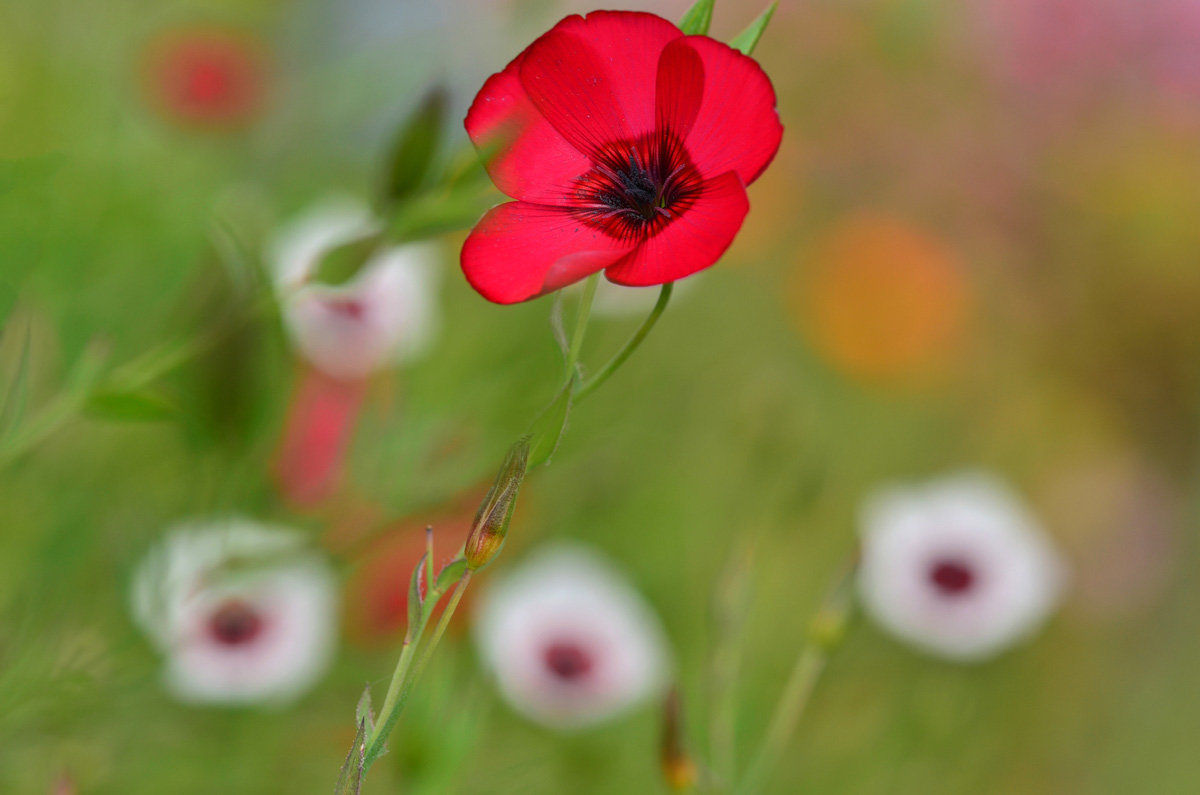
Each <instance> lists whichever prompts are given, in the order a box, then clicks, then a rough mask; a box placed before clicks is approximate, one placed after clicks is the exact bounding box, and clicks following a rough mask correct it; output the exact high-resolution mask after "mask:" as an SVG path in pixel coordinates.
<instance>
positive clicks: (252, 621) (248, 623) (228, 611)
mask: <svg viewBox="0 0 1200 795" xmlns="http://www.w3.org/2000/svg"><path fill="white" fill-rule="evenodd" d="M262 631H263V619H262V616H260V615H259V614H258V612H257V611H256V610H255V609H254V608H253V607H251V606H250V605H248V604H246V603H245V602H242V601H240V600H236V599H231V600H229V601H228V602H225V603H223V604H222V605H221V606H220V607H218V608H217V609H216V610H215V611H214V612H213V614H212V615H211V616H210V617H209V619H208V632H209V634H210V635H212V637H213V639H214V640H216V641H217V642H218V643H220V644H222V645H224V646H242V645H245V644H247V643H250V642H251V641H253V640H254V639H255V638H257V637H258V636H259V635H260V634H262Z"/></svg>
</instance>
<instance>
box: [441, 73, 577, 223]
mask: <svg viewBox="0 0 1200 795" xmlns="http://www.w3.org/2000/svg"><path fill="white" fill-rule="evenodd" d="M520 62H521V57H520V56H518V57H517V59H516V60H514V61H513V62H512V63H510V64H509V65H508V66H507V67H505V69H504V71H503V72H500V73H498V74H494V75H492V76H491V77H490V78H488V80H487V82H486V83H484V84H483V88H481V89H480V90H479V94H478V95H477V96H476V97H475V102H474V103H473V104H472V105H471V110H470V111H468V112H467V118H466V121H465V123H464V126H465V127H466V128H467V135H469V136H470V137H471V141H472V142H473V143H474V144H475V146H476V147H478V148H479V149H480V150H481V151H482V152H483V154H484V155H485V156H486V158H487V160H488V162H487V164H486V165H487V170H488V174H489V175H490V176H491V178H492V181H493V182H495V183H496V187H498V188H499V189H500V190H502V191H504V193H505V194H507V195H509V196H511V197H513V198H514V199H524V200H526V201H534V202H546V203H555V202H557V201H559V200H560V199H561V197H562V196H563V194H564V191H565V190H566V188H567V187H568V186H570V185H571V183H572V182H573V181H574V180H575V178H576V177H578V176H579V175H581V174H583V173H584V172H586V171H587V170H588V168H590V166H591V163H590V161H589V160H588V158H587V157H586V156H585V155H583V154H582V153H580V151H579V150H578V149H576V148H575V147H574V146H572V145H571V144H569V143H567V141H566V140H565V139H564V138H563V137H562V136H561V135H559V134H558V132H557V131H556V130H555V129H554V128H553V127H552V126H550V122H548V121H546V119H545V117H544V116H542V114H540V113H538V111H537V109H536V108H535V107H534V106H533V103H532V102H530V101H529V95H528V94H526V93H525V89H524V88H523V87H522V86H521V79H520V77H519V76H518V70H519V68H520Z"/></svg>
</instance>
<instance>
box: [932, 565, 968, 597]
mask: <svg viewBox="0 0 1200 795" xmlns="http://www.w3.org/2000/svg"><path fill="white" fill-rule="evenodd" d="M975 580H976V575H975V571H974V569H972V568H971V566H969V565H967V564H966V563H964V562H963V561H961V560H954V559H945V560H938V561H935V562H934V563H933V565H932V566H930V567H929V582H930V583H932V584H933V586H934V587H935V588H937V589H938V591H940V592H941V593H942V594H943V595H945V596H962V595H963V594H965V593H966V592H967V591H969V590H971V586H973V585H974V584H975Z"/></svg>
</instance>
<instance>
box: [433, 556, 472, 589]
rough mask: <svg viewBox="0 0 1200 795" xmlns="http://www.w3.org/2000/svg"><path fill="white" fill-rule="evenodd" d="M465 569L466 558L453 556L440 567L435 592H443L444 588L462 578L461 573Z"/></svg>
mask: <svg viewBox="0 0 1200 795" xmlns="http://www.w3.org/2000/svg"><path fill="white" fill-rule="evenodd" d="M466 570H467V559H466V558H455V559H454V560H452V561H450V562H449V563H447V564H446V565H445V566H443V567H442V570H441V571H439V572H438V575H437V585H436V588H437V592H438V593H445V592H446V590H447V589H448V588H449V587H450V586H451V585H453V584H454V583H456V582H458V581H459V580H461V579H462V576H463V573H464V572H465V571H466Z"/></svg>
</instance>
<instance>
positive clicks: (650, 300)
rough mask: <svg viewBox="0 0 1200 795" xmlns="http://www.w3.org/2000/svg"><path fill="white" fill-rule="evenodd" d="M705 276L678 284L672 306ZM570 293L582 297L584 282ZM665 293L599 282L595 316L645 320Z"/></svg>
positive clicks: (674, 291) (672, 297) (658, 290)
mask: <svg viewBox="0 0 1200 795" xmlns="http://www.w3.org/2000/svg"><path fill="white" fill-rule="evenodd" d="M703 280H704V275H703V274H697V275H695V276H692V277H689V278H687V279H684V280H683V281H678V282H675V287H674V289H673V291H672V293H671V302H672V304H674V303H677V302H678V301H679V299H680V298H681V297H682V296H683V295H685V294H686V293H689V292H691V290H692V288H693V287H695V285H696V283H697V282H700V281H703ZM565 289H566V292H568V293H571V294H574V295H579V294H580V293H582V292H583V282H576V283H575V284H572V285H569V286H568V287H566V288H565ZM660 292H661V290H660V288H659V287H658V286H655V287H626V286H625V285H623V284H615V283H613V282H610V281H609V280H608V279H604V278H602V279H600V281H598V282H596V296H595V298H594V299H593V302H592V314H593V315H595V316H596V317H606V318H612V319H621V318H627V317H645V316H646V315H648V314H650V310H651V309H653V308H654V304H655V303H657V302H658V295H659V293H660Z"/></svg>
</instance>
